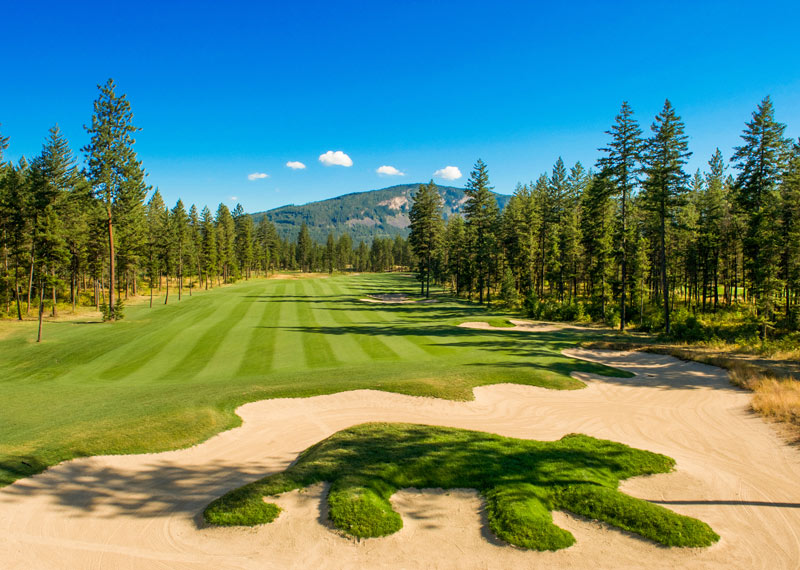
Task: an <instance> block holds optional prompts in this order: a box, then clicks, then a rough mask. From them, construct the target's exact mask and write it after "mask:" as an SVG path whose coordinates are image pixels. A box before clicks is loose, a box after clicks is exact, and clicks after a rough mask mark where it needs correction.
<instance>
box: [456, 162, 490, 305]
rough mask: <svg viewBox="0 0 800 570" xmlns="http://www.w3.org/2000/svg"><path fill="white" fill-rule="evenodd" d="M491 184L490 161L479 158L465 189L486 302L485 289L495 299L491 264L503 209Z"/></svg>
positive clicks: (477, 269)
mask: <svg viewBox="0 0 800 570" xmlns="http://www.w3.org/2000/svg"><path fill="white" fill-rule="evenodd" d="M492 190H493V188H492V187H491V186H489V171H488V169H487V167H486V164H485V163H484V162H483V161H482V160H481V159H478V162H476V163H475V167H474V169H473V170H472V172H471V173H470V176H469V180H468V181H467V186H466V189H465V190H464V193H465V194H466V195H467V201H466V203H465V204H464V217H465V218H466V221H467V227H468V228H470V230H471V232H472V235H473V239H472V241H471V244H470V246H471V253H472V256H473V258H474V260H475V272H476V274H477V277H478V301H479V303H481V304H483V290H484V288H486V290H487V300H488V301H489V302H490V303H491V296H490V293H489V291H490V290H491V285H492V284H491V273H490V272H491V268H492V261H493V258H494V252H495V247H496V229H497V225H498V214H499V209H498V207H497V199H496V198H495V197H494V194H492Z"/></svg>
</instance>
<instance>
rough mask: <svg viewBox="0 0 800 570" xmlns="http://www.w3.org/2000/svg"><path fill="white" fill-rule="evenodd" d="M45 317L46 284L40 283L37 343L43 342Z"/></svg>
mask: <svg viewBox="0 0 800 570" xmlns="http://www.w3.org/2000/svg"><path fill="white" fill-rule="evenodd" d="M43 315H44V282H43V281H41V280H40V281H39V333H38V334H37V335H36V342H42V316H43Z"/></svg>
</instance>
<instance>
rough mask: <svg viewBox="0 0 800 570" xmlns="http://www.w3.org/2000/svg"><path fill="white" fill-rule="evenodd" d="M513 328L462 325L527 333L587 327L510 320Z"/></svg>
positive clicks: (479, 323) (475, 324)
mask: <svg viewBox="0 0 800 570" xmlns="http://www.w3.org/2000/svg"><path fill="white" fill-rule="evenodd" d="M508 321H509V322H510V323H511V324H512V325H514V326H513V327H494V326H492V325H490V324H489V323H486V322H482V321H475V322H472V321H470V322H467V323H461V324H460V325H458V326H460V327H462V328H465V329H480V330H489V331H527V332H550V331H559V330H565V329H574V330H586V327H581V326H578V325H565V324H561V323H551V322H545V321H521V320H519V319H508Z"/></svg>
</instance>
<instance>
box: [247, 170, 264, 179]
mask: <svg viewBox="0 0 800 570" xmlns="http://www.w3.org/2000/svg"><path fill="white" fill-rule="evenodd" d="M261 178H269V174H265V173H263V172H253V173H252V174H248V175H247V179H248V180H260V179H261Z"/></svg>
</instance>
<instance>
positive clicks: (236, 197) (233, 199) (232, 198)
mask: <svg viewBox="0 0 800 570" xmlns="http://www.w3.org/2000/svg"><path fill="white" fill-rule="evenodd" d="M238 199H239V198H238V196H231V202H235V201H236V200H238Z"/></svg>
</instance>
